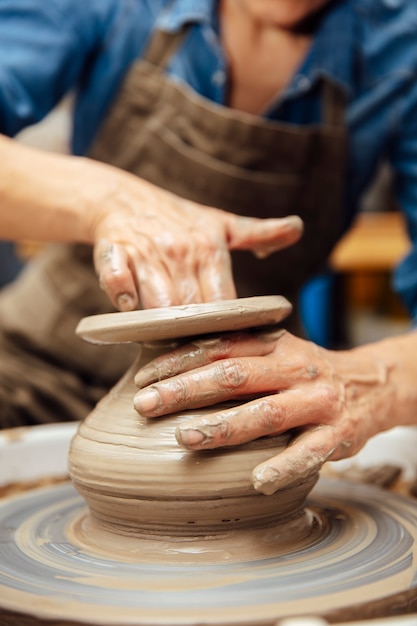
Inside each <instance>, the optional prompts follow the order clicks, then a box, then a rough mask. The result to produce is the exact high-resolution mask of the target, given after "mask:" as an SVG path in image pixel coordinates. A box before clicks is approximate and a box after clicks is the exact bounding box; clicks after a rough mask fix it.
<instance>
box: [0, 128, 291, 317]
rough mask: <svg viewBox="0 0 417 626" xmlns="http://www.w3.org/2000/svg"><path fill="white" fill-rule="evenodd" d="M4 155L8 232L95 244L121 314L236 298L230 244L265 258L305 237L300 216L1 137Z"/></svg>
mask: <svg viewBox="0 0 417 626" xmlns="http://www.w3.org/2000/svg"><path fill="white" fill-rule="evenodd" d="M0 160H1V162H2V164H3V170H4V171H3V176H2V181H1V182H2V184H1V185H0V203H1V207H2V211H1V212H0V234H1V236H2V237H3V238H5V239H15V240H18V239H22V238H29V239H33V240H38V241H55V242H83V243H90V244H93V245H94V261H95V267H96V271H97V274H98V277H99V281H100V284H101V286H102V288H103V289H104V290H105V291H106V293H107V294H108V296H109V297H110V299H111V301H112V302H113V304H114V305H115V306H116V308H118V309H120V310H121V311H129V310H133V309H136V308H138V306H139V305H140V306H142V307H143V308H152V307H160V306H170V305H178V304H189V303H198V302H209V301H215V300H222V299H230V298H234V297H235V295H236V293H235V287H234V282H233V276H232V270H231V262H230V254H229V251H230V250H237V249H239V250H250V251H252V252H253V253H254V254H255V255H257V256H259V257H264V256H267V255H268V254H270V253H271V252H274V251H275V250H280V249H281V248H285V247H287V246H289V245H291V244H292V243H295V242H296V241H297V240H298V239H299V238H300V237H301V235H302V230H303V224H302V221H301V220H300V218H298V217H296V216H290V217H286V218H284V219H269V220H266V219H265V220H264V219H255V218H253V219H252V218H246V217H239V216H237V215H234V214H231V213H226V212H224V211H220V210H217V209H213V208H211V207H206V206H201V205H198V204H195V203H194V202H190V201H187V200H184V199H182V198H179V197H177V196H175V195H173V194H171V193H168V192H167V191H164V190H163V189H160V188H159V187H156V186H155V185H152V184H150V183H147V182H145V181H144V180H142V179H140V178H138V177H136V176H134V175H133V174H130V173H128V172H124V171H123V170H120V169H118V168H116V167H113V166H111V165H107V164H104V163H100V162H98V161H93V160H91V159H87V158H79V157H74V156H68V155H63V154H52V153H48V152H46V151H42V150H37V149H35V148H32V147H29V146H25V145H23V144H20V143H19V142H17V141H15V140H12V139H9V138H7V137H4V136H2V135H0ZM237 209H238V207H237Z"/></svg>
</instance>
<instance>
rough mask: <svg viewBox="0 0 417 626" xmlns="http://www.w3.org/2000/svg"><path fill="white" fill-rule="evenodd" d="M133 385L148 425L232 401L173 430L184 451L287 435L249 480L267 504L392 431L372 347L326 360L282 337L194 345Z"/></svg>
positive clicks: (387, 390)
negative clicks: (289, 435) (273, 495)
mask: <svg viewBox="0 0 417 626" xmlns="http://www.w3.org/2000/svg"><path fill="white" fill-rule="evenodd" d="M168 377H169V378H168ZM157 381H159V382H157ZM135 382H136V384H137V385H138V386H139V387H141V388H143V389H142V390H141V391H139V392H138V393H137V394H136V396H135V401H134V402H135V408H136V410H137V411H139V412H140V414H141V415H143V416H145V417H156V416H159V415H165V414H168V413H171V412H175V411H179V410H183V409H193V408H197V407H202V406H208V405H213V404H215V403H219V402H223V401H227V400H232V399H233V400H238V401H239V404H238V405H237V406H236V407H235V408H228V409H224V410H223V409H220V410H219V411H218V412H217V413H215V414H214V415H210V417H206V418H200V419H194V420H193V419H190V421H189V422H186V423H184V424H182V425H181V426H180V427H179V429H178V431H177V439H178V441H179V443H180V444H181V445H182V446H184V447H186V448H188V449H191V450H202V449H207V448H216V447H220V446H225V445H228V446H230V445H237V444H241V443H244V442H248V441H251V440H253V439H256V438H258V437H262V436H266V435H277V434H279V433H282V432H284V431H288V430H294V438H293V440H292V443H291V444H290V445H289V447H288V448H287V449H286V450H285V451H284V452H282V453H280V454H279V455H278V456H276V457H274V458H272V459H270V460H269V461H267V462H265V463H263V464H261V465H259V466H258V467H256V468H255V469H254V471H253V474H252V481H253V484H254V486H255V488H256V489H257V490H259V491H261V492H263V493H265V494H271V493H273V492H275V491H276V490H278V489H280V488H283V487H285V486H287V485H290V484H292V483H294V482H297V481H299V480H300V479H302V478H303V477H305V476H307V475H308V474H310V473H311V472H315V471H318V470H319V469H320V467H321V466H322V464H323V463H324V462H325V461H326V460H328V459H331V460H336V459H341V458H343V457H347V456H350V455H352V454H354V453H355V452H357V451H358V450H359V449H360V448H361V447H362V446H363V445H364V443H365V442H366V441H367V439H368V438H369V437H370V436H372V435H374V434H375V433H377V432H378V431H380V430H385V429H387V428H389V427H391V426H393V425H394V424H389V420H390V419H391V409H392V404H393V399H392V397H393V389H392V387H393V385H392V384H391V383H390V368H389V366H387V365H385V364H384V362H383V361H382V360H381V359H380V358H379V357H377V356H375V354H374V353H373V349H372V347H368V348H367V347H365V346H364V347H362V348H356V349H355V350H349V351H343V352H334V351H328V350H325V349H323V348H320V347H318V346H316V345H315V344H313V343H311V342H308V341H305V340H303V339H299V338H297V337H294V336H293V335H291V334H290V333H288V332H286V331H283V330H281V331H275V332H269V333H268V332H265V333H261V334H249V333H248V334H245V335H242V334H229V335H225V336H224V337H222V338H215V339H202V340H201V339H199V340H196V341H195V342H194V343H192V344H189V345H187V346H184V347H181V348H178V349H177V350H175V351H174V352H172V353H170V354H168V355H166V356H163V357H159V358H157V359H155V360H154V361H152V362H151V363H150V364H148V365H147V366H145V367H144V368H142V369H141V370H140V371H139V372H138V374H137V376H136V380H135ZM254 398H255V399H254Z"/></svg>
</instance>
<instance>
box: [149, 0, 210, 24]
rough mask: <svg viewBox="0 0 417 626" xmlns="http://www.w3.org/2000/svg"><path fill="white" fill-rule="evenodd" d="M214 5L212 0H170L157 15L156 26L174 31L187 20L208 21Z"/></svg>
mask: <svg viewBox="0 0 417 626" xmlns="http://www.w3.org/2000/svg"><path fill="white" fill-rule="evenodd" d="M214 7H215V1H214V0H172V1H171V2H169V3H168V6H167V7H166V9H165V10H164V11H163V12H162V13H161V15H160V16H159V18H158V20H157V23H156V26H157V28H160V29H161V30H166V31H169V32H175V31H177V30H179V29H180V28H181V27H182V26H184V24H186V23H187V22H210V21H212V16H213V11H214Z"/></svg>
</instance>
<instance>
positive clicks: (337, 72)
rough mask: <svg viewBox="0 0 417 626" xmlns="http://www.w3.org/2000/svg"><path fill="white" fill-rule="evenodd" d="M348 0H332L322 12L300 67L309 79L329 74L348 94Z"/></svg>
mask: <svg viewBox="0 0 417 626" xmlns="http://www.w3.org/2000/svg"><path fill="white" fill-rule="evenodd" d="M353 11H354V9H353V7H352V1H351V0H339V1H337V0H336V4H335V6H334V7H332V8H331V9H330V10H329V12H328V13H327V14H326V15H325V16H324V18H323V20H322V22H321V24H320V27H319V30H318V31H317V33H316V36H315V39H314V43H313V46H312V49H311V52H310V54H309V55H308V56H307V58H306V61H305V63H304V65H303V67H302V69H301V72H302V74H303V75H305V76H307V77H308V78H309V80H310V83H311V84H312V83H313V82H316V81H318V80H319V79H320V78H323V77H325V78H329V79H330V80H332V81H333V82H336V83H338V84H339V85H340V86H341V87H342V89H343V90H344V91H345V92H346V93H347V94H350V92H351V86H352V81H353V69H354V50H355V39H354V14H353Z"/></svg>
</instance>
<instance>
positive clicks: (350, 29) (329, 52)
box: [157, 0, 354, 96]
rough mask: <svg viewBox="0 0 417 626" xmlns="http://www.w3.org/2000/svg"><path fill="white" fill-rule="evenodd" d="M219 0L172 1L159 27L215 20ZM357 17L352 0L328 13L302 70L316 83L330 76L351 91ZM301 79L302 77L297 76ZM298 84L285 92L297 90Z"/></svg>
mask: <svg viewBox="0 0 417 626" xmlns="http://www.w3.org/2000/svg"><path fill="white" fill-rule="evenodd" d="M215 7H216V0H172V1H171V2H169V3H168V5H167V7H166V9H165V11H163V12H162V13H161V15H160V16H159V18H158V21H157V27H158V28H161V29H162V30H167V31H171V32H172V31H173V32H175V31H177V30H179V29H180V28H181V27H182V26H184V24H186V23H187V22H194V21H197V22H207V23H213V16H214V11H215ZM353 50H354V16H353V7H352V0H335V5H334V6H333V7H331V8H330V9H329V12H328V13H327V14H325V16H324V18H323V20H322V22H321V24H320V27H319V30H318V32H317V33H316V36H315V39H314V44H313V47H312V49H311V52H310V54H309V55H308V57H307V59H306V61H305V63H304V64H303V67H302V68H301V72H302V74H303V76H306V77H307V78H308V79H309V83H310V84H313V83H315V82H317V81H318V80H319V79H320V78H323V77H324V78H329V79H330V80H332V81H334V82H336V83H338V84H339V85H340V86H341V87H342V88H343V89H344V91H345V92H346V93H347V94H349V93H350V91H351V85H352V77H353ZM298 78H299V76H298ZM297 84H298V83H294V84H293V85H291V86H290V87H289V89H288V91H287V93H286V96H290V95H291V92H292V91H297V87H296V85H297Z"/></svg>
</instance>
